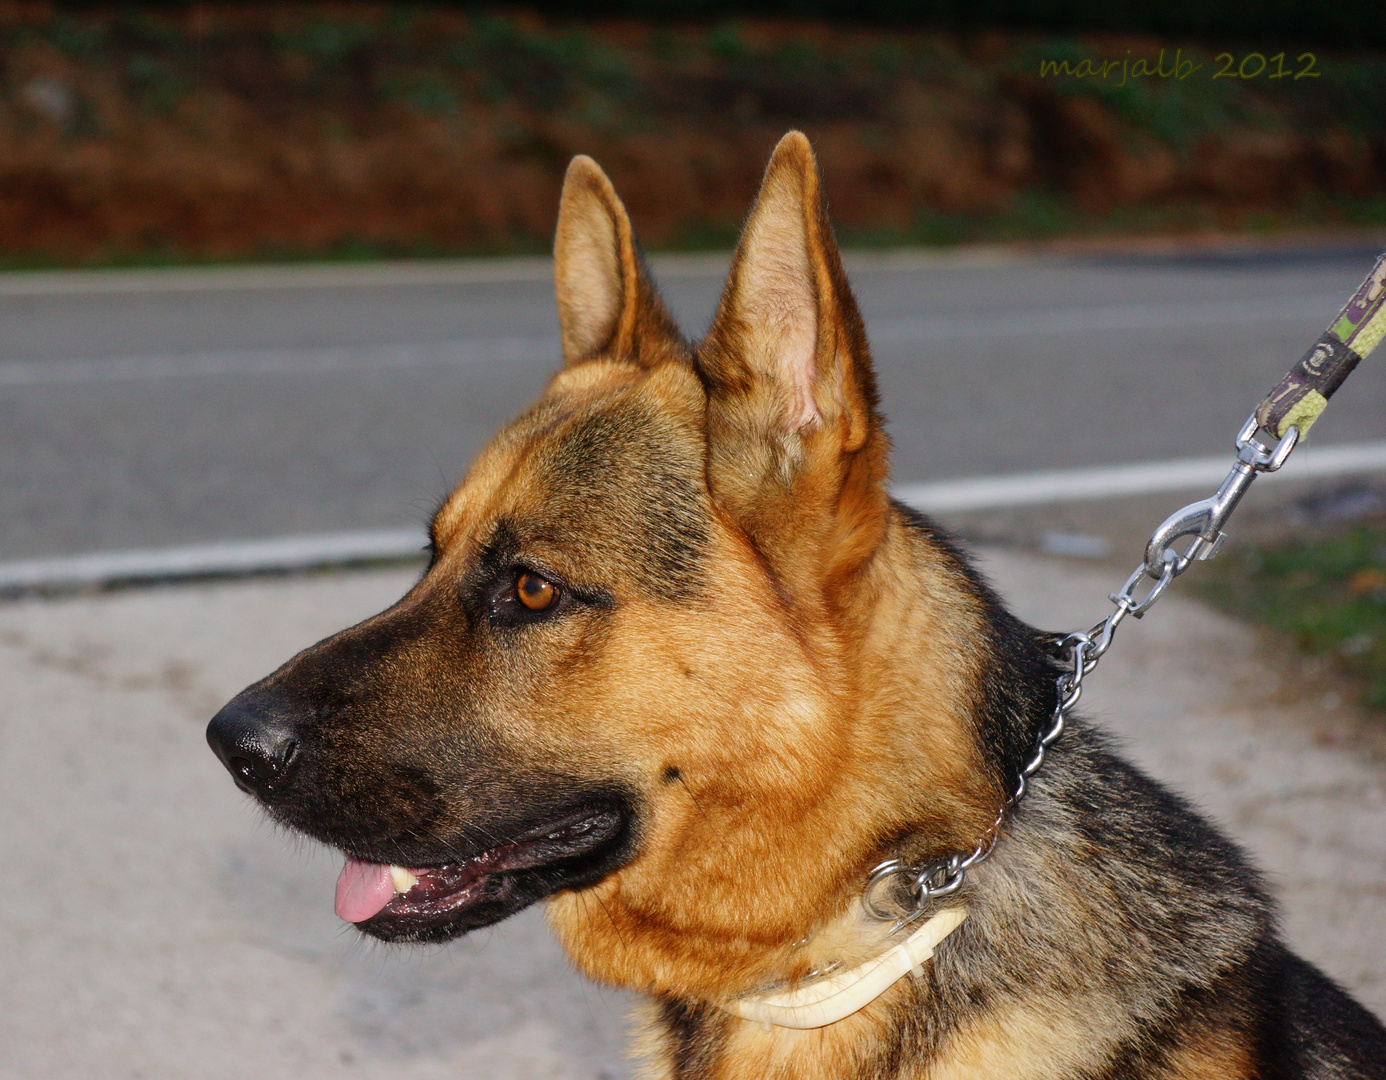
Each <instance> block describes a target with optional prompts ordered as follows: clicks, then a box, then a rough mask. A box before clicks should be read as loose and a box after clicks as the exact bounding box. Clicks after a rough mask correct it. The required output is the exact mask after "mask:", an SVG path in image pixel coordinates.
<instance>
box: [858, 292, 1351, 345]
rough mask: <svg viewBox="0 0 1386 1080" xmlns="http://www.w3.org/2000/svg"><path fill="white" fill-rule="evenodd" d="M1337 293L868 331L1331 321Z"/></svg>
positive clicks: (890, 339) (986, 332)
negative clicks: (1306, 320)
mask: <svg viewBox="0 0 1386 1080" xmlns="http://www.w3.org/2000/svg"><path fill="white" fill-rule="evenodd" d="M1342 300H1343V298H1342V297H1341V296H1339V295H1337V294H1334V295H1331V296H1330V295H1327V294H1324V295H1320V296H1303V295H1298V294H1297V295H1295V296H1280V297H1256V298H1254V299H1246V300H1214V301H1208V300H1193V301H1173V302H1169V303H1146V304H1102V305H1090V306H1086V307H1046V308H1029V309H1019V310H1016V309H1012V310H1009V311H1007V310H1004V309H1002V310H1000V311H984V312H976V313H972V314H966V315H948V316H932V315H921V316H904V317H902V316H895V317H889V318H878V319H873V320H871V321H870V322H869V323H868V324H867V337H868V338H869V339H870V340H871V341H872V342H873V343H874V344H877V345H895V344H909V343H913V342H918V341H939V340H947V339H956V338H983V337H1025V336H1028V335H1031V334H1091V333H1093V332H1094V331H1100V330H1144V329H1160V330H1182V329H1184V328H1186V327H1190V326H1217V325H1244V324H1246V323H1257V322H1270V321H1275V322H1294V321H1300V320H1305V319H1308V320H1310V321H1311V322H1312V323H1313V324H1314V325H1316V326H1317V325H1318V324H1319V323H1322V324H1324V325H1327V324H1328V322H1329V320H1330V319H1332V318H1333V316H1334V314H1336V313H1337V312H1338V310H1339V309H1340V308H1341V307H1342V306H1343V305H1342Z"/></svg>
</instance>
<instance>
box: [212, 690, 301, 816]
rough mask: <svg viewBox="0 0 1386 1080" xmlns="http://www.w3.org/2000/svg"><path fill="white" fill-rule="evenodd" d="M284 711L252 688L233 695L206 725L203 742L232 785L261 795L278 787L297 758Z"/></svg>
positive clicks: (295, 740) (295, 741) (294, 738)
mask: <svg viewBox="0 0 1386 1080" xmlns="http://www.w3.org/2000/svg"><path fill="white" fill-rule="evenodd" d="M287 714H288V710H287V709H285V708H284V707H283V705H282V704H281V703H279V702H278V701H276V700H275V699H274V698H273V697H272V696H271V695H268V694H266V693H264V692H262V691H256V690H255V689H254V688H252V689H250V690H247V691H245V692H243V693H241V694H240V695H238V696H237V697H235V698H233V699H232V700H231V701H230V702H229V703H228V704H227V705H226V706H225V707H224V708H223V709H222V710H221V712H219V713H217V714H216V716H214V717H212V722H211V723H210V724H208V725H207V742H208V744H209V745H210V746H211V748H212V752H213V753H215V754H216V755H217V757H219V758H221V763H222V764H223V765H225V766H226V767H227V768H228V769H230V770H231V775H232V776H233V777H234V778H235V780H236V786H237V787H239V788H240V789H241V790H242V791H247V792H249V793H250V794H251V795H256V796H259V797H261V798H263V797H264V796H266V795H269V794H270V793H271V792H273V791H275V790H278V789H279V788H282V787H283V785H284V782H285V781H286V780H287V779H288V777H289V774H290V773H291V772H293V768H294V765H295V764H296V763H297V760H298V738H297V736H296V729H295V726H294V724H293V722H292V721H291V720H290V719H289V718H288V715H287Z"/></svg>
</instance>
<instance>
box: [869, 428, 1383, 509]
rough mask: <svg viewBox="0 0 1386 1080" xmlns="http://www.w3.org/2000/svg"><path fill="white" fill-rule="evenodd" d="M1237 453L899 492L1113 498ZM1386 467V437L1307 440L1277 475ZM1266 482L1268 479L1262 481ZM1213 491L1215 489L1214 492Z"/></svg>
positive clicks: (1148, 489) (949, 500) (1215, 478)
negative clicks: (1330, 442) (1340, 442)
mask: <svg viewBox="0 0 1386 1080" xmlns="http://www.w3.org/2000/svg"><path fill="white" fill-rule="evenodd" d="M1232 460H1233V457H1232V454H1231V453H1227V454H1222V455H1219V456H1218V457H1206V458H1185V459H1184V460H1182V461H1155V462H1148V463H1141V464H1135V465H1106V466H1102V467H1100V468H1095V469H1065V470H1056V471H1052V472H1033V473H1019V474H1016V475H1012V476H979V477H974V478H972V479H964V480H941V481H939V482H938V483H934V484H902V485H897V486H896V488H895V490H894V494H895V497H896V498H897V499H899V500H900V501H901V502H904V503H907V504H908V505H910V506H913V507H915V508H917V509H919V510H923V511H924V512H926V513H934V514H941V513H948V512H957V511H960V510H993V509H999V508H1004V507H1008V506H1034V505H1038V504H1040V503H1052V502H1071V501H1078V500H1086V499H1110V498H1119V497H1121V496H1128V495H1147V494H1151V493H1153V492H1158V491H1182V490H1184V489H1186V488H1187V489H1192V488H1204V487H1212V486H1215V485H1216V484H1218V483H1219V482H1220V481H1221V480H1222V479H1223V477H1225V476H1226V475H1227V472H1228V470H1229V469H1230V468H1231V467H1232ZM1378 471H1386V442H1378V443H1357V444H1353V445H1348V446H1314V445H1313V444H1306V445H1305V446H1302V447H1300V448H1299V449H1298V450H1296V451H1295V452H1294V454H1293V456H1292V457H1291V458H1290V460H1289V461H1288V462H1286V463H1285V466H1284V468H1283V469H1281V470H1280V472H1279V473H1276V474H1275V475H1276V476H1280V477H1284V478H1287V479H1291V480H1320V479H1325V478H1329V477H1334V476H1344V475H1348V474H1350V473H1362V472H1378ZM1262 482H1263V483H1264V482H1265V481H1262ZM1210 494H1211V492H1210Z"/></svg>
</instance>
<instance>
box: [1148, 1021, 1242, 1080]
mask: <svg viewBox="0 0 1386 1080" xmlns="http://www.w3.org/2000/svg"><path fill="white" fill-rule="evenodd" d="M1162 1075H1163V1076H1164V1077H1166V1078H1168V1080H1252V1078H1253V1077H1255V1076H1256V1075H1257V1068H1256V1064H1255V1062H1254V1061H1253V1059H1252V1054H1251V1050H1250V1048H1249V1047H1248V1046H1247V1043H1246V1039H1245V1037H1243V1036H1242V1035H1240V1033H1238V1032H1227V1031H1212V1032H1207V1033H1205V1034H1201V1035H1199V1036H1198V1037H1196V1038H1194V1039H1193V1040H1192V1041H1191V1042H1190V1043H1189V1045H1187V1046H1184V1047H1181V1048H1180V1049H1178V1050H1176V1051H1174V1053H1172V1054H1171V1055H1170V1058H1169V1061H1168V1062H1167V1063H1166V1065H1165V1071H1164V1073H1163V1074H1162Z"/></svg>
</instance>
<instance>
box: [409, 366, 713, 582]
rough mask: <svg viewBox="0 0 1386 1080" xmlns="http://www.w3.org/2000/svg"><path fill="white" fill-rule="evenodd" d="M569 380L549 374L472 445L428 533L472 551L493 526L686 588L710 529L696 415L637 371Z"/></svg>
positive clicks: (642, 577) (576, 555)
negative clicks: (525, 401) (547, 384)
mask: <svg viewBox="0 0 1386 1080" xmlns="http://www.w3.org/2000/svg"><path fill="white" fill-rule="evenodd" d="M574 382H578V381H577V380H566V385H565V380H563V379H562V377H560V379H559V380H555V386H554V387H551V388H550V392H549V393H548V394H546V395H545V396H544V397H543V398H542V399H541V400H540V401H539V403H538V404H536V406H535V407H534V408H533V409H531V410H530V411H529V412H528V413H526V414H525V415H523V416H522V417H520V418H519V419H518V420H517V421H515V423H513V424H512V425H510V426H509V427H508V428H506V429H505V430H504V431H503V432H501V434H500V435H499V436H497V438H496V439H495V440H494V441H493V442H492V443H491V445H490V446H488V447H487V448H486V450H484V451H483V452H482V454H481V455H480V457H479V458H478V459H477V461H476V463H475V464H474V466H473V467H472V469H471V471H470V472H469V473H468V476H467V478H466V480H465V481H464V482H463V484H462V485H461V486H460V487H459V488H458V489H457V490H456V491H455V492H453V494H452V495H451V496H450V497H449V498H448V500H447V502H446V503H445V504H444V506H443V508H442V509H441V510H440V511H439V513H438V515H437V517H436V518H435V520H434V523H433V533H434V541H435V544H437V545H438V547H439V548H440V550H443V549H447V550H453V551H455V550H459V549H461V550H464V551H465V550H468V549H470V550H478V549H480V548H481V547H484V546H485V544H486V543H487V542H488V540H489V539H490V538H491V537H492V536H493V535H495V534H496V533H497V532H498V531H501V532H504V533H505V534H507V535H508V536H512V537H517V538H518V540H519V543H520V544H521V546H523V545H524V544H525V543H526V542H528V543H531V544H537V545H542V546H543V547H544V548H545V549H546V550H547V551H551V552H556V553H558V554H561V555H562V554H566V555H567V556H569V558H570V559H582V560H586V561H590V562H591V563H592V564H593V568H596V567H597V566H598V565H604V566H605V567H607V568H608V569H612V570H619V571H621V572H622V573H623V576H627V577H635V578H637V579H639V580H641V581H643V582H645V583H646V584H648V585H650V586H653V587H657V588H658V589H659V591H661V592H665V593H668V592H670V591H672V592H674V593H677V594H679V595H688V594H690V593H693V592H696V591H697V582H696V579H697V577H698V567H699V566H700V564H701V561H702V553H703V549H704V548H705V547H706V545H707V543H708V532H709V524H708V508H707V496H706V487H705V477H704V470H703V455H704V446H703V441H702V433H701V426H700V425H697V424H691V423H689V422H688V419H689V418H688V416H687V415H686V414H685V413H682V412H680V411H678V410H671V409H669V408H667V407H665V406H666V404H667V402H666V400H665V399H666V395H664V394H661V393H658V392H657V390H658V388H656V392H654V393H651V392H647V389H648V388H647V387H646V385H645V380H644V379H641V378H630V377H625V378H621V379H618V380H606V381H602V382H593V381H590V380H585V381H582V382H578V385H576V386H574V385H573V383H574ZM565 561H567V560H565Z"/></svg>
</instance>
